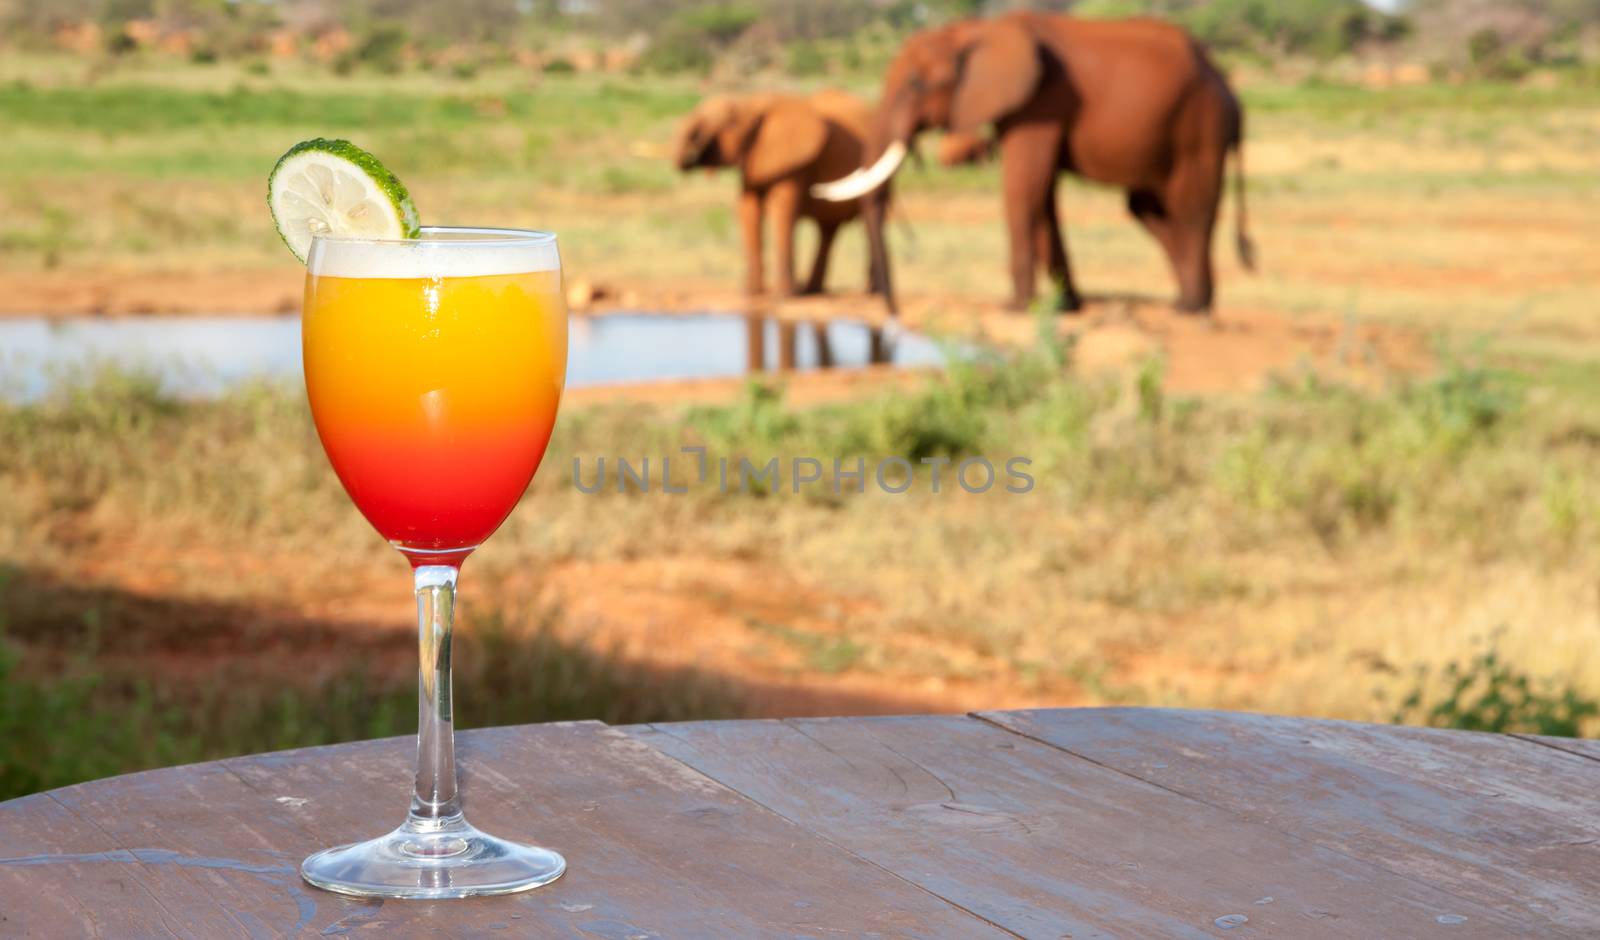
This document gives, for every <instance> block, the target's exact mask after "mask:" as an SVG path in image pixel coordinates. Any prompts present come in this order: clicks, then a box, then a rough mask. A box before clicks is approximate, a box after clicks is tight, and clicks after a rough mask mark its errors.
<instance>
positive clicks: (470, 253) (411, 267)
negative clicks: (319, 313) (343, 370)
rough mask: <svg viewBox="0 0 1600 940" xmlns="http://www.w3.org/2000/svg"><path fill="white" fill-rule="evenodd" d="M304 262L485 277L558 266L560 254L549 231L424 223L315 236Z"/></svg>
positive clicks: (342, 269) (383, 274) (408, 274)
mask: <svg viewBox="0 0 1600 940" xmlns="http://www.w3.org/2000/svg"><path fill="white" fill-rule="evenodd" d="M306 266H307V267H308V268H309V269H310V271H311V273H312V274H316V275H319V276H326V277H361V278H416V277H486V276H490V275H496V274H530V273H533V272H536V271H557V270H560V268H561V257H560V254H559V253H558V252H557V250H556V239H555V236H554V235H547V234H544V233H518V232H495V231H493V230H472V229H446V230H443V231H438V230H427V229H424V230H423V233H422V237H421V238H415V239H407V240H404V241H366V240H361V239H346V238H333V239H317V240H316V241H314V242H312V244H311V253H310V257H309V258H307V260H306Z"/></svg>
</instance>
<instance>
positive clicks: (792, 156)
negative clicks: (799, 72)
mask: <svg viewBox="0 0 1600 940" xmlns="http://www.w3.org/2000/svg"><path fill="white" fill-rule="evenodd" d="M827 143H828V122H827V121H826V120H824V119H823V117H822V115H821V114H819V113H817V109H816V108H813V107H812V106H811V105H810V104H808V103H806V102H805V101H800V100H789V101H777V102H774V103H773V104H772V105H771V106H770V107H769V108H767V109H766V112H765V114H764V115H763V117H762V119H761V126H760V127H759V128H757V130H756V133H755V140H754V141H753V142H752V143H751V145H750V149H749V151H748V152H747V153H746V154H745V159H744V178H745V180H746V181H748V182H749V183H750V185H752V186H767V185H770V184H772V183H775V182H777V181H778V180H780V179H782V178H783V177H785V176H788V175H789V174H791V173H794V172H796V171H798V170H801V169H803V168H804V167H806V166H807V165H808V164H810V163H812V162H814V161H815V160H816V159H817V158H818V157H820V156H821V155H822V148H823V147H824V146H826V145H827Z"/></svg>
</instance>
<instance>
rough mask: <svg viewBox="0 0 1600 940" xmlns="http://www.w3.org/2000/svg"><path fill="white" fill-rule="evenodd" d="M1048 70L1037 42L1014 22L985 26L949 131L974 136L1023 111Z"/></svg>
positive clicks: (965, 69)
mask: <svg viewBox="0 0 1600 940" xmlns="http://www.w3.org/2000/svg"><path fill="white" fill-rule="evenodd" d="M1043 71H1044V69H1043V67H1042V66H1041V65H1040V64H1039V49H1038V47H1037V46H1036V45H1035V43H1034V39H1033V36H1031V35H1029V33H1028V31H1027V30H1026V29H1025V28H1023V26H1022V24H1020V23H1018V22H1016V21H1015V20H993V21H989V22H986V23H983V24H982V25H981V26H980V27H979V29H978V30H977V31H976V35H975V38H974V40H973V42H972V44H971V45H970V46H969V47H968V48H967V50H966V55H965V58H964V61H963V65H962V69H961V77H960V79H959V81H958V83H957V84H956V92H955V98H954V100H953V101H951V103H950V130H952V131H955V132H956V133H958V134H972V133H976V132H977V131H980V130H982V129H983V126H984V125H985V124H991V123H993V122H995V121H998V120H1000V119H1001V118H1003V117H1005V116H1006V115H1007V114H1010V113H1011V112H1012V111H1015V110H1016V109H1018V108H1020V107H1022V105H1023V103H1024V102H1026V101H1027V100H1028V98H1029V96H1031V95H1032V94H1033V91H1034V89H1035V88H1036V87H1038V85H1039V78H1040V75H1041V74H1042V73H1043Z"/></svg>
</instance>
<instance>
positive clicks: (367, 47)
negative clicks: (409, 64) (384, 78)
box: [355, 23, 407, 75]
mask: <svg viewBox="0 0 1600 940" xmlns="http://www.w3.org/2000/svg"><path fill="white" fill-rule="evenodd" d="M406 42H407V37H406V31H405V27H403V26H399V25H397V24H394V23H383V24H380V25H378V26H375V27H373V29H372V31H371V32H369V33H368V34H367V35H366V37H365V38H363V39H362V40H361V42H360V43H359V44H358V45H357V46H356V47H355V61H356V62H357V63H359V64H360V65H364V66H366V67H367V68H371V69H375V70H377V71H379V72H382V73H384V74H385V75H396V74H398V73H399V72H400V71H401V70H402V69H403V68H404V67H405V49H406Z"/></svg>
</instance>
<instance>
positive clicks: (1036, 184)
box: [1000, 121, 1065, 310]
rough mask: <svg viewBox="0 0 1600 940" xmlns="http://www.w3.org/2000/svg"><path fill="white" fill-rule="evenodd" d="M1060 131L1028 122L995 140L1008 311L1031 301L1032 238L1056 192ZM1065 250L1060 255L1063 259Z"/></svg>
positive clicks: (1051, 126) (1012, 127)
mask: <svg viewBox="0 0 1600 940" xmlns="http://www.w3.org/2000/svg"><path fill="white" fill-rule="evenodd" d="M1060 148H1061V127H1060V125H1059V124H1053V123H1049V122H1043V121H1038V122H1030V123H1026V124H1017V125H1013V126H1011V127H1008V128H1006V130H1005V131H1004V133H1003V134H1002V135H1001V137H1000V180H1001V188H1002V195H1003V199H1004V201H1005V209H1006V232H1007V234H1008V235H1009V236H1010V240H1011V303H1010V304H1008V307H1009V308H1010V309H1012V310H1026V309H1028V304H1029V303H1031V302H1032V301H1033V290H1034V278H1035V274H1034V248H1035V232H1036V230H1037V229H1038V227H1039V226H1041V225H1045V224H1047V223H1046V222H1045V204H1046V201H1047V200H1048V199H1049V195H1050V193H1051V191H1052V190H1053V189H1054V187H1055V179H1056V158H1057V155H1058V154H1059V152H1060ZM1064 256H1065V249H1063V257H1064Z"/></svg>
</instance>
